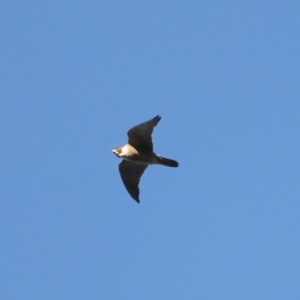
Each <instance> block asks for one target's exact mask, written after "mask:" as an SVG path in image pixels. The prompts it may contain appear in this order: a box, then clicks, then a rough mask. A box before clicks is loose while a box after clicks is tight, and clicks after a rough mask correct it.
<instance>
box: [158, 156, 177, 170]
mask: <svg viewBox="0 0 300 300" xmlns="http://www.w3.org/2000/svg"><path fill="white" fill-rule="evenodd" d="M157 157H158V159H157V162H158V164H160V165H164V166H167V167H173V168H176V167H178V166H179V164H178V162H177V161H176V160H173V159H169V158H165V157H162V156H159V155H157Z"/></svg>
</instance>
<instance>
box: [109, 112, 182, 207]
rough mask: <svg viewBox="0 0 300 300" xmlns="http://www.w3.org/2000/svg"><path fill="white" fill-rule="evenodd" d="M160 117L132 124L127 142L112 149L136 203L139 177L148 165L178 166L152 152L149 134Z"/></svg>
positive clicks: (125, 183)
mask: <svg viewBox="0 0 300 300" xmlns="http://www.w3.org/2000/svg"><path fill="white" fill-rule="evenodd" d="M160 119H161V117H160V116H156V117H155V118H153V119H151V120H149V121H147V122H144V123H141V124H139V125H137V126H134V127H133V128H131V129H130V130H129V131H128V132H127V135H128V143H127V144H126V145H124V146H120V147H117V148H115V149H113V150H112V152H113V153H114V154H115V155H116V156H118V157H119V158H121V159H122V161H121V163H120V164H119V172H120V175H121V178H122V180H123V183H124V185H125V188H126V189H127V191H128V193H129V194H130V196H131V197H132V198H133V199H134V200H135V201H136V202H137V203H140V198H139V194H140V190H139V182H140V178H141V176H142V175H143V173H144V171H145V170H146V169H147V167H148V165H155V164H156V165H163V166H167V167H178V162H177V161H175V160H173V159H169V158H165V157H162V156H160V155H158V154H155V153H154V152H153V144H152V138H151V134H152V132H153V128H154V127H155V126H156V125H157V123H158V122H159V121H160Z"/></svg>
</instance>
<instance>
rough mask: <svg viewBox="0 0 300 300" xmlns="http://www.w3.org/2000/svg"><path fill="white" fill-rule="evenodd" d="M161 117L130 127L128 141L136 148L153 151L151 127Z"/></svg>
mask: <svg viewBox="0 0 300 300" xmlns="http://www.w3.org/2000/svg"><path fill="white" fill-rule="evenodd" d="M160 119H161V117H160V116H156V117H155V118H153V119H151V120H149V121H147V122H144V123H142V124H139V125H137V126H134V127H132V128H131V129H130V130H129V131H128V132H127V135H128V139H129V140H128V143H129V144H130V145H131V146H133V147H134V148H136V149H144V150H149V151H153V144H152V137H151V134H152V132H153V128H154V127H155V126H156V125H157V123H158V122H159V121H160Z"/></svg>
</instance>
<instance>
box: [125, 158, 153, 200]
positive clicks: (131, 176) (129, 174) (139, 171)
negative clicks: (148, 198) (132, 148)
mask: <svg viewBox="0 0 300 300" xmlns="http://www.w3.org/2000/svg"><path fill="white" fill-rule="evenodd" d="M147 167H148V165H142V164H135V163H132V162H129V161H127V160H122V161H121V163H120V164H119V171H120V175H121V178H122V180H123V183H124V185H125V187H126V190H127V191H128V193H129V194H130V196H131V197H132V198H133V199H134V200H135V201H136V202H137V203H140V199H139V194H140V190H139V182H140V178H141V176H142V175H143V173H144V171H145V170H146V168H147Z"/></svg>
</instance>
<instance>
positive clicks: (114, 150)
mask: <svg viewBox="0 0 300 300" xmlns="http://www.w3.org/2000/svg"><path fill="white" fill-rule="evenodd" d="M111 152H112V153H113V154H115V155H117V156H118V157H119V155H118V153H117V151H116V149H113V150H112V151H111Z"/></svg>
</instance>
